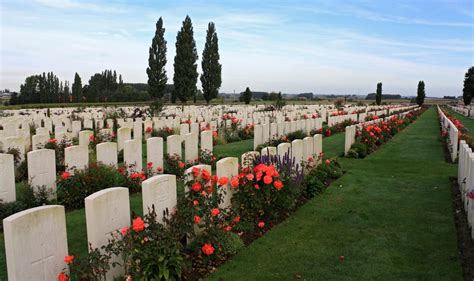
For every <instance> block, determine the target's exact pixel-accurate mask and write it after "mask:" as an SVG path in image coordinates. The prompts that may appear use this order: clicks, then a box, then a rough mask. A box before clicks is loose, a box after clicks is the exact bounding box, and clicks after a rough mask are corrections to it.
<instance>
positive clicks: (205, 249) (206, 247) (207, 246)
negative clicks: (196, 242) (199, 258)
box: [201, 244, 214, 256]
mask: <svg viewBox="0 0 474 281" xmlns="http://www.w3.org/2000/svg"><path fill="white" fill-rule="evenodd" d="M201 250H202V252H203V253H204V254H205V255H206V256H210V255H212V254H213V253H214V247H212V245H211V244H204V246H202V248H201Z"/></svg>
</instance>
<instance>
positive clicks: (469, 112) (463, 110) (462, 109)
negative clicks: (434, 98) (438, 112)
mask: <svg viewBox="0 0 474 281" xmlns="http://www.w3.org/2000/svg"><path fill="white" fill-rule="evenodd" d="M447 106H448V108H450V109H451V110H453V111H455V112H457V113H459V114H462V115H464V116H466V117H471V118H474V116H473V115H474V109H471V106H460V105H450V104H448V105H447Z"/></svg>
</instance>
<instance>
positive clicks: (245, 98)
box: [242, 87, 253, 104]
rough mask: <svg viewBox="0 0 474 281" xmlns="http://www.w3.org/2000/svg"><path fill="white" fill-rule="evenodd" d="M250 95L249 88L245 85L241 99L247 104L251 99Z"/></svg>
mask: <svg viewBox="0 0 474 281" xmlns="http://www.w3.org/2000/svg"><path fill="white" fill-rule="evenodd" d="M252 95H253V94H252V92H251V91H250V88H249V87H247V89H245V92H243V93H242V101H243V102H245V104H249V103H250V101H251V100H252Z"/></svg>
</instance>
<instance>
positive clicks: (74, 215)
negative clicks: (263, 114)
mask: <svg viewBox="0 0 474 281" xmlns="http://www.w3.org/2000/svg"><path fill="white" fill-rule="evenodd" d="M341 136H342V142H341V140H340V138H341ZM333 140H334V141H335V144H332V141H333ZM324 143H326V144H327V145H328V146H329V147H326V146H325V147H324V149H327V151H328V154H329V155H336V154H337V153H339V154H341V153H342V152H341V151H343V149H344V147H343V145H344V134H336V135H334V136H332V137H330V138H324V139H323V145H324ZM164 149H165V150H166V142H165V143H164ZM251 150H253V139H251V140H244V141H239V142H234V143H229V144H225V145H217V146H215V147H214V154H215V155H217V156H219V155H224V156H226V157H238V158H239V160H240V156H241V155H242V154H243V153H245V152H247V151H251ZM333 150H334V151H333ZM143 153H144V156H143V157H144V163H143V165H144V167H145V166H146V146H145V145H144V146H143ZM130 208H131V211H132V212H135V213H136V214H138V215H141V214H142V197H141V194H132V195H131V196H130ZM66 224H67V236H68V248H69V253H71V254H74V255H81V256H84V255H85V254H86V253H87V247H88V246H87V232H86V218H85V210H84V209H80V210H74V211H71V212H67V213H66ZM0 280H7V272H6V260H5V245H4V242H3V232H1V233H0Z"/></svg>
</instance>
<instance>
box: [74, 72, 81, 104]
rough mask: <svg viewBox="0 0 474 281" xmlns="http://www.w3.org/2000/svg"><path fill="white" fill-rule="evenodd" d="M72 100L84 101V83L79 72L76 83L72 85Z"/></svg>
mask: <svg viewBox="0 0 474 281" xmlns="http://www.w3.org/2000/svg"><path fill="white" fill-rule="evenodd" d="M72 100H73V101H74V102H80V101H82V81H81V77H80V76H79V74H77V72H76V75H74V83H72Z"/></svg>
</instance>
